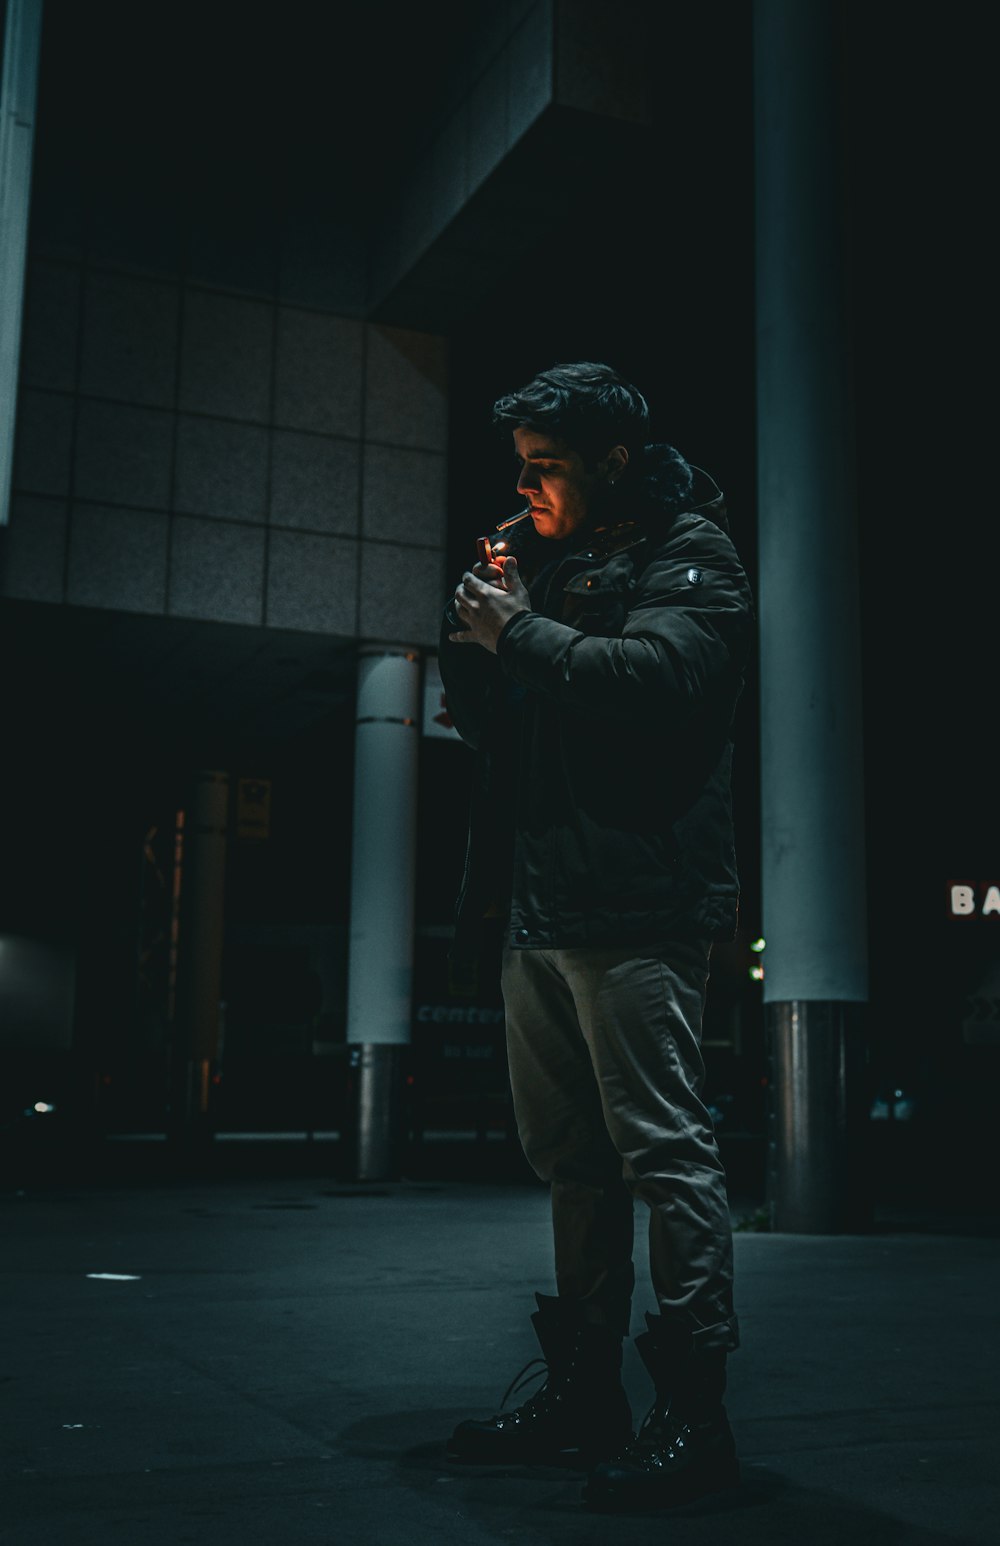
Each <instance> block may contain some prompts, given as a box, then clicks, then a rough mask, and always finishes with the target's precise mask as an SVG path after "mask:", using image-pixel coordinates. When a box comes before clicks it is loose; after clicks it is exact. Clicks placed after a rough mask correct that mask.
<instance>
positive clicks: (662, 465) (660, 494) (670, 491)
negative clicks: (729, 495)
mask: <svg viewBox="0 0 1000 1546" xmlns="http://www.w3.org/2000/svg"><path fill="white" fill-rule="evenodd" d="M622 486H623V487H627V488H630V489H631V492H632V494H633V496H634V497H635V498H636V500H637V501H638V503H639V504H640V505H641V507H642V508H643V511H644V513H645V514H646V517H647V519H662V518H663V516H664V515H676V514H677V513H678V511H680V510H697V511H698V512H699V513H700V514H701V515H704V516H705V517H706V518H707V519H708V520H710V521H714V522H715V524H716V526H719V527H721V528H722V530H723V531H725V532H728V531H729V521H728V518H727V516H726V506H725V500H724V498H723V494H722V490H721V489H720V488H719V485H718V484H717V483H716V481H715V479H714V478H711V477H710V476H709V475H708V473H707V472H704V471H703V470H702V469H701V468H700V467H695V466H694V465H693V464H692V463H691V462H689V461H687V460H686V459H685V458H684V457H683V456H682V455H681V453H680V452H679V451H678V450H677V448H676V447H675V446H671V445H668V444H667V443H666V442H665V441H660V442H656V443H653V444H651V445H646V446H643V448H642V451H641V452H640V454H639V456H638V457H636V458H635V461H634V464H633V467H632V468H630V469H629V473H628V476H627V478H625V479H623V480H622Z"/></svg>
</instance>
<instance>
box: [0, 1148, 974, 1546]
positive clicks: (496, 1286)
mask: <svg viewBox="0 0 1000 1546" xmlns="http://www.w3.org/2000/svg"><path fill="white" fill-rule="evenodd" d="M334 1148H335V1146H332V1145H331V1146H328V1147H327V1148H326V1150H324V1148H323V1146H322V1145H321V1144H317V1143H312V1144H311V1145H302V1144H299V1145H294V1144H289V1145H280V1144H275V1143H271V1144H267V1143H261V1144H257V1145H256V1146H254V1147H253V1153H252V1156H251V1155H250V1152H249V1149H248V1150H247V1151H246V1153H245V1154H244V1156H243V1159H242V1160H241V1162H240V1163H236V1162H235V1153H236V1151H235V1147H234V1146H232V1145H230V1146H229V1148H228V1149H227V1151H226V1153H225V1155H224V1156H223V1157H222V1158H218V1157H217V1158H216V1159H215V1161H214V1162H212V1163H209V1164H206V1165H204V1166H203V1167H201V1169H200V1170H199V1169H197V1168H195V1169H188V1170H180V1171H178V1170H177V1169H176V1167H175V1168H171V1166H170V1165H169V1164H165V1163H163V1162H162V1160H157V1159H156V1158H155V1157H152V1158H151V1155H152V1151H151V1149H150V1148H149V1147H148V1146H147V1147H146V1148H145V1149H144V1148H143V1147H142V1146H141V1145H138V1144H133V1145H129V1144H128V1143H124V1144H120V1145H119V1146H118V1147H117V1149H116V1150H115V1151H114V1153H111V1152H110V1151H109V1153H108V1155H107V1157H106V1162H105V1163H104V1164H103V1165H102V1166H99V1167H97V1168H94V1167H93V1166H90V1167H87V1166H81V1167H80V1168H79V1170H78V1171H74V1168H73V1166H72V1165H71V1164H68V1163H67V1164H64V1165H61V1166H56V1167H55V1168H53V1167H51V1166H50V1167H49V1168H48V1169H47V1170H45V1171H44V1172H39V1173H38V1174H37V1175H35V1174H33V1172H32V1170H31V1167H30V1166H28V1167H27V1168H22V1169H21V1170H20V1171H19V1172H17V1173H11V1174H10V1175H9V1176H8V1184H7V1185H6V1186H5V1187H4V1189H3V1191H2V1193H0V1210H2V1215H3V1239H4V1247H3V1256H2V1263H0V1274H2V1283H3V1320H2V1324H3V1346H2V1354H0V1401H2V1410H3V1418H2V1429H3V1435H2V1436H3V1485H2V1503H0V1541H2V1542H4V1543H10V1546H98V1543H100V1546H107V1543H109V1542H121V1543H123V1546H133V1543H134V1546H168V1543H169V1546H180V1543H194V1546H247V1543H254V1542H268V1543H280V1546H313V1543H319V1542H323V1543H336V1546H432V1543H433V1546H498V1543H511V1542H512V1543H517V1546H571V1543H572V1546H604V1543H606V1542H611V1541H613V1542H615V1543H616V1546H617V1543H626V1542H627V1543H635V1546H652V1543H654V1542H655V1543H657V1546H660V1543H666V1542H674V1541H681V1542H684V1543H685V1546H688V1543H689V1546H729V1543H733V1546H736V1543H739V1546H757V1543H760V1546H764V1543H766V1546H783V1543H786V1542H787V1543H793V1542H794V1543H795V1546H803V1543H808V1546H866V1543H869V1542H871V1543H872V1546H874V1543H876V1542H877V1543H878V1546H946V1543H947V1546H957V1543H982V1546H986V1543H989V1546H993V1543H994V1542H995V1541H996V1540H997V1538H998V1526H997V1520H998V1518H1000V1482H998V1476H1000V1470H998V1464H997V1439H998V1428H1000V1425H998V1421H997V1417H998V1400H997V1384H998V1381H997V1376H998V1368H997V1365H998V1361H1000V1360H998V1343H1000V1338H998V1335H997V1321H998V1312H997V1305H998V1297H1000V1296H998V1290H1000V1228H998V1227H997V1218H996V1216H995V1215H994V1214H991V1213H989V1212H987V1213H983V1212H980V1213H977V1214H975V1215H968V1216H961V1215H953V1214H948V1213H946V1212H942V1211H940V1210H939V1211H937V1212H928V1211H927V1210H926V1209H924V1210H923V1211H921V1209H920V1208H919V1207H918V1206H914V1205H913V1203H912V1201H911V1202H908V1203H907V1205H906V1206H905V1207H896V1208H895V1209H894V1208H893V1207H891V1206H890V1207H882V1208H881V1209H879V1210H877V1212H876V1216H875V1219H874V1222H873V1226H872V1229H871V1230H870V1231H868V1232H866V1233H865V1234H858V1235H837V1236H829V1235H789V1234H775V1233H772V1232H770V1231H769V1230H767V1229H766V1228H764V1227H762V1223H763V1219H764V1214H763V1211H762V1199H761V1198H760V1197H758V1196H756V1195H754V1194H752V1193H751V1194H746V1195H741V1196H737V1197H731V1206H732V1213H733V1221H734V1225H735V1228H736V1234H735V1249H736V1275H737V1309H738V1311H739V1315H740V1321H741V1327H742V1346H741V1348H740V1350H739V1351H738V1352H737V1353H736V1354H734V1355H733V1357H732V1359H731V1360H730V1382H729V1394H728V1407H729V1413H730V1419H731V1422H732V1425H733V1429H734V1432H735V1434H736V1438H737V1443H738V1446H739V1450H740V1456H741V1461H742V1472H743V1481H742V1485H741V1487H740V1488H739V1489H738V1491H736V1492H734V1493H732V1494H730V1495H727V1496H725V1497H724V1498H719V1499H715V1500H711V1501H703V1502H700V1503H696V1504H692V1505H689V1506H688V1507H686V1508H684V1509H682V1510H676V1511H673V1512H671V1513H668V1514H656V1515H645V1516H638V1517H628V1518H608V1517H604V1516H600V1515H593V1514H590V1513H588V1512H587V1511H586V1510H585V1509H584V1507H583V1505H582V1503H581V1500H580V1488H581V1478H580V1476H579V1475H577V1474H575V1473H573V1472H569V1471H567V1472H558V1471H552V1470H549V1471H545V1472H529V1471H512V1472H510V1473H509V1474H500V1475H488V1476H482V1475H476V1476H472V1475H468V1474H464V1473H462V1472H461V1470H459V1469H457V1468H455V1467H452V1466H449V1464H448V1463H447V1462H446V1461H445V1459H444V1454H443V1444H444V1440H445V1438H446V1437H447V1435H448V1433H449V1432H450V1431H451V1429H452V1427H453V1426H454V1424H455V1423H456V1422H457V1421H458V1420H459V1419H460V1418H462V1417H466V1416H472V1415H479V1416H486V1415H488V1414H489V1413H491V1412H492V1411H495V1410H497V1409H498V1407H499V1404H500V1398H501V1396H502V1395H503V1392H504V1390H505V1389H506V1387H507V1385H508V1383H509V1382H510V1380H511V1379H512V1378H513V1376H514V1374H516V1373H517V1371H518V1370H519V1369H520V1368H521V1366H522V1365H523V1364H525V1363H526V1362H527V1361H528V1360H529V1359H530V1358H533V1357H535V1356H536V1354H537V1353H538V1348H537V1346H536V1344H535V1340H534V1333H533V1331H532V1328H531V1323H530V1315H531V1312H532V1310H533V1309H534V1293H535V1291H536V1290H540V1291H541V1292H544V1293H551V1292H553V1291H554V1284H553V1281H552V1262H551V1240H550V1232H549V1217H548V1196H547V1191H546V1189H545V1188H544V1187H543V1186H542V1185H541V1184H540V1183H538V1182H537V1181H535V1179H534V1178H533V1177H531V1176H530V1175H529V1174H528V1173H527V1172H526V1171H524V1170H522V1169H519V1168H518V1166H517V1165H516V1163H514V1164H511V1163H506V1164H504V1163H500V1162H499V1161H496V1162H494V1163H493V1164H492V1167H491V1166H490V1165H485V1166H484V1165H483V1164H482V1163H480V1162H479V1161H478V1160H477V1157H476V1155H477V1153H478V1154H479V1155H480V1156H481V1153H482V1149H481V1146H479V1149H478V1150H476V1146H473V1145H470V1146H468V1152H465V1151H463V1150H462V1147H461V1145H456V1144H455V1143H452V1144H451V1146H450V1147H449V1148H448V1149H447V1152H445V1149H444V1148H442V1150H441V1151H440V1154H439V1156H438V1159H437V1161H436V1162H434V1161H432V1160H429V1159H426V1158H425V1160H424V1162H423V1163H422V1164H421V1165H414V1166H412V1167H411V1168H412V1170H413V1174H412V1175H409V1176H406V1177H405V1178H404V1179H401V1180H393V1181H389V1182H384V1183H357V1182H351V1181H347V1180H344V1179H342V1178H341V1177H340V1176H339V1175H338V1166H337V1164H336V1161H335V1156H334V1153H333V1150H334ZM427 1152H428V1154H429V1153H430V1150H428V1151H427ZM219 1153H220V1154H221V1150H220V1151H219ZM639 1222H641V1221H639ZM637 1239H638V1241H639V1242H640V1249H639V1255H638V1258H637V1260H638V1264H639V1273H638V1276H639V1287H638V1290H637V1295H636V1303H635V1321H634V1325H633V1332H634V1333H637V1332H638V1331H639V1330H641V1329H642V1312H643V1311H644V1310H646V1309H653V1308H654V1304H653V1299H652V1294H651V1291H650V1289H649V1285H648V1279H647V1275H646V1272H645V1268H644V1263H643V1255H642V1248H641V1240H642V1232H641V1229H639V1230H637ZM624 1377H625V1381H626V1386H627V1388H628V1391H629V1394H630V1396H631V1398H632V1402H633V1407H634V1410H635V1412H636V1415H637V1417H641V1416H642V1415H643V1413H644V1412H645V1410H646V1408H647V1406H648V1404H649V1400H650V1397H651V1391H650V1389H649V1387H648V1383H647V1379H646V1375H645V1372H644V1370H643V1368H642V1365H641V1363H640V1361H639V1358H638V1354H637V1353H636V1351H635V1348H634V1346H633V1345H632V1344H631V1343H628V1344H626V1350H625V1370H624Z"/></svg>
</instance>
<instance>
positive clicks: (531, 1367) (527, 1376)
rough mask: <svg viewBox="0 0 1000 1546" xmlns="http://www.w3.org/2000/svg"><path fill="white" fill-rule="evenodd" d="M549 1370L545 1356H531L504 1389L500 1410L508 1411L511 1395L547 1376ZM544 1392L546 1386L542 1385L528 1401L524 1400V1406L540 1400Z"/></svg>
mask: <svg viewBox="0 0 1000 1546" xmlns="http://www.w3.org/2000/svg"><path fill="white" fill-rule="evenodd" d="M536 1365H540V1367H536ZM532 1371H533V1372H532ZM548 1372H549V1366H548V1364H547V1363H546V1361H545V1359H544V1358H530V1359H529V1360H528V1362H527V1363H526V1364H525V1365H524V1368H523V1369H521V1370H519V1372H518V1373H517V1374H515V1376H514V1378H513V1379H512V1380H511V1382H510V1384H509V1385H508V1386H507V1389H506V1390H505V1391H504V1393H503V1397H502V1399H501V1402H500V1410H501V1411H506V1409H507V1402H508V1401H509V1399H510V1397H511V1396H516V1395H517V1393H518V1391H519V1390H523V1389H524V1387H525V1385H530V1384H531V1383H532V1382H533V1381H535V1382H537V1381H538V1380H540V1379H542V1378H543V1376H547V1375H548ZM544 1394H545V1386H544V1385H542V1386H541V1387H540V1388H539V1389H538V1390H536V1391H535V1393H534V1395H532V1396H529V1397H528V1399H527V1401H525V1402H523V1403H522V1404H523V1405H524V1406H533V1405H534V1404H535V1403H536V1402H540V1398H541V1397H542V1396H544Z"/></svg>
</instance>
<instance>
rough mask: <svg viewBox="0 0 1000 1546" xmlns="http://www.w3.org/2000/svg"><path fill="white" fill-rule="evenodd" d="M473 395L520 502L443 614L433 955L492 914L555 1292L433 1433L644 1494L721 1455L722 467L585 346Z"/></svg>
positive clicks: (452, 1450) (733, 590)
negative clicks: (639, 1236)
mask: <svg viewBox="0 0 1000 1546" xmlns="http://www.w3.org/2000/svg"><path fill="white" fill-rule="evenodd" d="M494 421H495V423H496V424H497V425H498V426H499V427H500V428H502V429H503V430H504V431H505V432H507V431H509V432H510V433H511V434H512V435H513V442H514V449H515V453H516V457H517V462H518V465H519V468H520V476H519V477H518V481H517V488H518V492H519V493H520V494H521V495H522V496H523V498H524V499H525V501H526V502H527V503H528V504H529V505H530V519H525V520H524V521H523V522H521V523H520V525H519V526H515V527H512V528H511V531H510V535H511V537H512V539H513V541H514V545H515V546H516V549H517V551H516V553H515V555H514V556H511V557H505V558H503V559H501V560H499V561H498V562H497V563H494V564H489V565H485V564H479V565H477V566H476V567H475V568H474V569H471V570H470V571H468V572H466V573H465V574H464V575H463V577H462V580H461V582H460V584H459V586H458V588H457V590H456V592H455V596H454V598H453V600H452V601H451V602H450V603H449V606H448V608H447V610H446V614H445V615H446V622H445V625H444V629H443V633H442V640H441V655H440V664H441V674H442V679H443V682H444V687H445V696H446V700H447V704H448V710H449V713H450V715H451V717H452V719H453V721H454V723H455V725H456V727H457V729H458V731H459V733H460V734H461V736H462V738H463V739H464V740H465V741H466V742H467V743H468V744H469V745H470V746H472V747H474V748H475V749H476V750H477V753H478V757H477V778H476V786H475V789H474V792H473V801H472V812H471V820H470V832H469V847H468V857H467V861H466V870H465V876H464V879H463V884H462V889H461V895H460V897H459V902H458V908H457V917H456V931H455V946H454V951H453V969H454V971H455V972H456V974H457V973H460V972H461V971H463V970H464V969H465V966H466V963H467V962H468V961H469V960H471V959H472V958H473V957H474V955H475V953H476V946H477V935H478V931H479V930H480V928H481V926H482V920H483V919H484V918H485V917H487V916H491V915H492V916H496V915H497V914H498V913H499V914H501V915H503V916H504V917H506V919H507V924H506V928H507V933H506V938H505V945H504V953H503V968H502V989H503V998H504V1005H505V1013H506V1023H507V1044H508V1058H509V1066H510V1078H511V1089H512V1094H513V1099H514V1110H515V1114H516V1118H517V1125H518V1134H519V1137H520V1140H521V1143H522V1145H523V1148H524V1151H525V1154H526V1156H527V1158H528V1161H529V1163H530V1164H531V1165H532V1167H533V1168H534V1170H535V1171H536V1172H537V1174H538V1175H539V1176H540V1177H542V1178H543V1179H544V1180H547V1181H548V1182H549V1183H550V1186H551V1197H552V1222H553V1235H554V1246H555V1271H556V1285H557V1289H558V1292H557V1294H556V1295H554V1296H549V1295H544V1294H538V1295H536V1299H537V1302H538V1310H537V1313H536V1314H535V1315H534V1316H533V1317H532V1319H533V1322H534V1326H535V1330H536V1333H537V1336H538V1339H539V1342H540V1344H541V1348H542V1351H543V1354H544V1358H545V1362H546V1365H547V1378H546V1381H545V1384H544V1385H543V1387H542V1388H541V1389H540V1390H539V1391H538V1392H537V1393H536V1394H535V1395H534V1396H532V1397H531V1398H530V1399H528V1400H525V1401H524V1402H523V1403H522V1405H521V1406H519V1407H516V1408H513V1409H512V1410H510V1411H503V1412H501V1413H499V1414H498V1415H497V1416H495V1417H492V1418H489V1419H487V1420H484V1421H478V1420H470V1421H467V1422H463V1423H460V1424H459V1425H458V1427H457V1428H456V1430H455V1432H454V1434H453V1435H452V1438H451V1441H450V1444H449V1451H448V1452H449V1454H450V1455H451V1456H452V1457H453V1458H454V1459H456V1460H460V1461H467V1462H471V1461H475V1462H477V1463H480V1464H482V1463H485V1464H487V1465H489V1464H498V1465H504V1464H509V1463H510V1462H512V1461H518V1462H525V1461H527V1462H529V1463H545V1462H548V1461H554V1460H557V1459H558V1458H559V1457H566V1456H567V1455H571V1456H575V1457H579V1459H580V1460H582V1461H583V1462H584V1463H586V1464H587V1465H588V1466H589V1467H590V1476H589V1479H588V1482H587V1486H586V1489H585V1493H584V1497H585V1499H586V1501H587V1503H588V1504H589V1506H591V1507H592V1508H595V1509H606V1510H614V1509H628V1508H632V1507H638V1508H648V1507H650V1506H653V1507H659V1506H670V1505H672V1504H674V1503H678V1502H682V1501H688V1500H689V1499H691V1498H694V1497H697V1496H699V1495H700V1494H702V1493H705V1492H709V1491H714V1490H717V1489H719V1488H722V1487H726V1486H729V1485H731V1484H733V1483H734V1482H735V1481H736V1480H737V1477H738V1464H737V1459H736V1452H735V1446H734V1442H733V1437H732V1433H731V1431H730V1427H729V1423H728V1419H727V1416H726V1411H725V1407H724V1405H723V1394H724V1390H725V1381H726V1357H727V1354H728V1353H729V1352H730V1351H732V1350H733V1349H734V1348H736V1347H737V1346H738V1343H739V1333H738V1323H737V1318H736V1315H735V1313H734V1309H733V1292H732V1287H733V1285H732V1277H733V1274H732V1234H731V1226H730V1217H729V1208H728V1201H727V1195H726V1183H725V1174H724V1170H723V1166H722V1164H721V1161H720V1158H719V1152H718V1147H717V1144H716V1140H715V1135H714V1132H713V1128H712V1122H711V1118H710V1116H709V1113H708V1111H707V1110H706V1108H705V1106H704V1105H703V1104H702V1101H701V1099H700V1097H699V1091H700V1089H701V1086H702V1082H703V1078H704V1065H703V1062H702V1057H701V1052H700V1032H701V1022H702V1013H703V1008H704V1001H705V991H706V985H707V982H708V975H709V954H710V950H711V942H712V941H713V940H716V939H731V938H732V937H733V936H734V934H735V931H736V922H737V905H738V880H737V871H736V865H735V859H734V849H733V832H732V815H731V800H730V773H731V754H732V745H731V740H732V728H733V719H734V714H735V709H736V704H737V700H738V698H739V695H740V691H741V688H742V684H743V677H744V670H745V666H746V661H747V657H748V652H749V649H750V646H751V640H752V635H753V607H752V600H751V595H750V590H749V586H748V583H747V579H746V575H745V573H744V571H743V568H742V566H741V564H740V561H739V559H738V557H737V555H736V552H735V549H734V547H733V544H732V542H731V541H730V539H729V536H728V535H727V531H726V525H727V522H726V516H725V511H724V507H723V500H722V495H721V492H720V490H719V489H718V487H717V486H716V485H715V483H714V482H713V481H712V479H711V478H709V477H708V476H707V475H706V474H705V473H703V472H701V471H700V470H699V469H698V468H695V467H692V466H690V465H689V464H688V463H687V462H686V461H685V460H684V458H683V457H682V456H681V455H680V454H679V453H678V452H677V451H676V450H674V448H673V447H672V446H668V445H647V444H646V435H647V429H648V408H647V404H646V401H645V399H644V398H643V396H642V395H641V393H640V392H639V391H638V390H637V389H636V388H635V387H634V386H633V385H631V383H629V382H627V381H626V380H624V379H623V378H622V377H621V376H620V375H618V374H617V372H615V371H614V370H612V369H611V368H610V367H609V366H607V365H602V364H592V363H588V362H583V363H577V364H570V365H557V366H555V367H553V368H552V369H550V370H546V371H543V372H542V373H541V374H540V375H539V376H538V377H536V378H535V379H534V380H533V381H531V382H530V383H529V384H528V385H527V386H526V387H524V388H523V389H521V390H520V391H517V392H514V393H512V394H510V395H508V396H505V397H501V398H500V399H499V401H498V402H497V403H496V404H495V405H494ZM522 531H526V535H525V536H524V537H520V536H519V535H518V534H519V533H521V532H522ZM635 1197H639V1198H640V1199H642V1201H643V1202H645V1203H646V1204H647V1205H648V1207H649V1210H650V1211H649V1266H650V1273H651V1278H652V1284H653V1288H654V1290H655V1294H656V1299H657V1305H658V1312H659V1313H658V1314H657V1315H651V1316H648V1317H647V1322H648V1324H647V1329H646V1330H645V1332H644V1333H643V1334H642V1335H641V1336H640V1337H639V1338H638V1339H637V1344H636V1345H637V1347H638V1350H639V1353H640V1355H641V1357H642V1359H643V1362H644V1363H645V1365H646V1367H647V1369H648V1370H649V1373H650V1375H651V1377H652V1380H653V1384H654V1387H655V1397H654V1401H653V1405H652V1409H651V1411H650V1413H649V1416H648V1417H647V1419H646V1421H645V1423H644V1424H643V1425H642V1427H641V1429H640V1431H639V1433H638V1435H634V1434H633V1432H632V1417H631V1412H630V1409H629V1403H628V1399H627V1396H626V1393H625V1391H624V1388H623V1386H622V1382H621V1365H622V1340H623V1338H624V1337H625V1336H627V1335H628V1332H629V1315H630V1304H631V1298H632V1291H633V1286H634V1281H635V1274H634V1269H633V1263H632V1247H633V1199H634V1198H635ZM504 1399H505V1400H506V1398H504Z"/></svg>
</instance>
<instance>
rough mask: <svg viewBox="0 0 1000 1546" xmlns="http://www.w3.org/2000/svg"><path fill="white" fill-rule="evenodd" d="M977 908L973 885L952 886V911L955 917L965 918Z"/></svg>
mask: <svg viewBox="0 0 1000 1546" xmlns="http://www.w3.org/2000/svg"><path fill="white" fill-rule="evenodd" d="M975 910H976V898H975V894H974V892H973V890H972V887H971V886H952V888H951V911H952V916H953V917H955V918H964V917H966V916H967V915H968V914H969V913H974V912H975Z"/></svg>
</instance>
